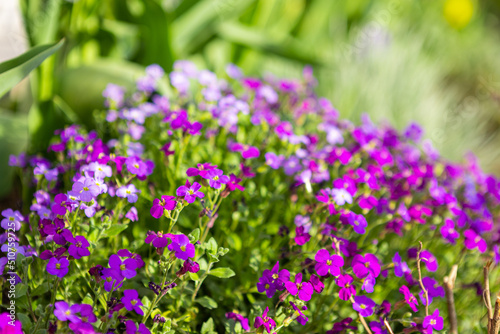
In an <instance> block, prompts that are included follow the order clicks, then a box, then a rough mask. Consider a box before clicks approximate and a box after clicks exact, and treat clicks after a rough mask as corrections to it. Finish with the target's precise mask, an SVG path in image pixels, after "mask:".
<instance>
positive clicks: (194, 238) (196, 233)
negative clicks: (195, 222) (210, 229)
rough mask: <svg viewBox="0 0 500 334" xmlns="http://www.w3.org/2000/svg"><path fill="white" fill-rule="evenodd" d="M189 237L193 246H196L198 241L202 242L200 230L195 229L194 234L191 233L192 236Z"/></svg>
mask: <svg viewBox="0 0 500 334" xmlns="http://www.w3.org/2000/svg"><path fill="white" fill-rule="evenodd" d="M188 237H189V241H190V242H191V243H192V244H195V243H196V242H197V241H198V240H200V229H199V228H197V229H194V230H193V232H191V234H189V235H188Z"/></svg>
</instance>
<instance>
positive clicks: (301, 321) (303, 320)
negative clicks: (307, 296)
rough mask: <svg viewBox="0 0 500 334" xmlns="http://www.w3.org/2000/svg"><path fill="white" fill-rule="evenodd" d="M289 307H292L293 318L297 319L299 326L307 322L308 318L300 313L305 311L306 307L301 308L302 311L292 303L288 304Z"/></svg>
mask: <svg viewBox="0 0 500 334" xmlns="http://www.w3.org/2000/svg"><path fill="white" fill-rule="evenodd" d="M290 305H292V307H293V309H294V311H295V312H294V316H296V317H297V321H298V322H299V324H301V325H302V326H304V325H305V324H306V323H307V321H308V320H309V318H308V317H306V316H305V315H304V313H302V311H303V310H307V306H302V310H301V309H299V308H298V307H297V305H295V304H294V303H293V302H290Z"/></svg>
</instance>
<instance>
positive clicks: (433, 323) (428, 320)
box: [422, 309, 443, 334]
mask: <svg viewBox="0 0 500 334" xmlns="http://www.w3.org/2000/svg"><path fill="white" fill-rule="evenodd" d="M422 326H424V328H425V333H426V334H432V332H433V330H434V329H435V330H437V331H440V330H442V329H443V318H442V317H440V316H439V310H438V309H436V310H435V311H434V313H432V314H431V315H428V316H426V317H425V318H424V322H423V323H422Z"/></svg>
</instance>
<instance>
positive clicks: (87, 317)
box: [80, 304, 97, 323]
mask: <svg viewBox="0 0 500 334" xmlns="http://www.w3.org/2000/svg"><path fill="white" fill-rule="evenodd" d="M80 316H81V319H80V320H81V321H82V322H84V323H88V322H90V323H94V322H96V321H97V317H96V316H95V314H94V309H93V308H92V305H89V304H80Z"/></svg>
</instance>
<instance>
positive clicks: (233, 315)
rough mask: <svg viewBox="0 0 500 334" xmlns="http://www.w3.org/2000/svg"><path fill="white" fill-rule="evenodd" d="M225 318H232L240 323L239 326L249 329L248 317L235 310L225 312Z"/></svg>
mask: <svg viewBox="0 0 500 334" xmlns="http://www.w3.org/2000/svg"><path fill="white" fill-rule="evenodd" d="M226 318H227V319H234V320H236V321H238V322H239V323H240V324H241V328H243V329H244V330H246V331H249V330H250V326H248V318H245V317H243V316H242V315H241V314H238V313H236V312H227V313H226Z"/></svg>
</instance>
